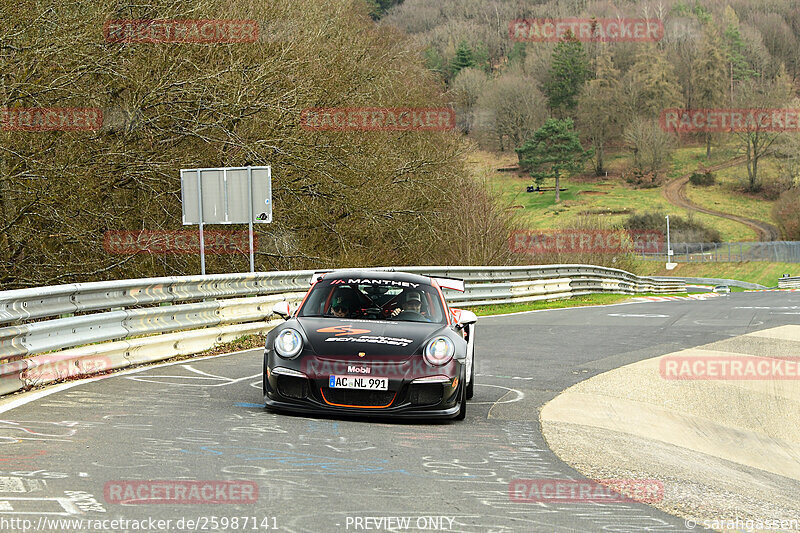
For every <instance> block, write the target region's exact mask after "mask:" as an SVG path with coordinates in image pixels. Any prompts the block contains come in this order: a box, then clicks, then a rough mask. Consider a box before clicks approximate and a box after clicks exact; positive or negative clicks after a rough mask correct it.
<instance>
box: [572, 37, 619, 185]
mask: <svg viewBox="0 0 800 533" xmlns="http://www.w3.org/2000/svg"><path fill="white" fill-rule="evenodd" d="M594 63H595V75H596V77H595V79H593V80H590V81H589V82H587V83H586V87H585V88H584V89H583V92H582V93H581V95H580V97H579V98H578V115H579V116H580V118H581V124H582V126H581V129H582V131H584V133H585V134H586V135H587V136H588V137H589V138H590V139H591V141H592V148H593V150H594V156H595V165H594V172H595V175H597V176H601V175H602V174H603V172H604V171H605V164H604V155H605V145H606V142H607V141H608V140H609V138H610V137H612V136H613V135H614V134H615V133H616V132H617V129H618V126H619V113H618V111H617V106H616V105H615V104H616V101H617V97H618V95H617V91H618V90H619V76H620V73H619V70H618V69H617V68H616V67H615V66H614V60H613V58H612V57H611V53H610V52H609V50H608V47H607V46H602V48H601V49H600V53H599V55H598V56H597V59H596V60H595V62H594Z"/></svg>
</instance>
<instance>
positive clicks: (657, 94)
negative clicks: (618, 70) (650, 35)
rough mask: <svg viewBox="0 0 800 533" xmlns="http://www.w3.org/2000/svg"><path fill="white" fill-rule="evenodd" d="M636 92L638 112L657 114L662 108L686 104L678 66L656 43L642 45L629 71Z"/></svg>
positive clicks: (635, 103) (635, 104)
mask: <svg viewBox="0 0 800 533" xmlns="http://www.w3.org/2000/svg"><path fill="white" fill-rule="evenodd" d="M628 75H629V77H632V85H633V90H634V92H635V101H634V104H633V105H634V107H635V111H636V112H638V113H639V114H644V115H647V116H649V117H651V118H655V117H658V116H659V115H660V113H661V111H662V110H663V109H666V108H669V107H680V106H682V105H683V96H682V92H681V87H680V85H679V84H678V81H677V76H676V74H675V67H674V66H673V65H672V63H670V62H669V61H667V59H666V58H665V57H664V55H663V53H661V52H660V51H659V50H658V49H657V48H656V46H655V45H653V44H648V45H645V46H643V47H642V48H641V49H640V52H639V54H638V56H637V57H636V63H634V65H633V67H631V70H630V72H629V73H628Z"/></svg>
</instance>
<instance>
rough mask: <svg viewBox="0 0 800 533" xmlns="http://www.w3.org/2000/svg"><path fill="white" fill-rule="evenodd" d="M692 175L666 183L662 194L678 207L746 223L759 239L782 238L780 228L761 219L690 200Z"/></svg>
mask: <svg viewBox="0 0 800 533" xmlns="http://www.w3.org/2000/svg"><path fill="white" fill-rule="evenodd" d="M745 161H747V158H746V157H745V156H741V157H736V158H734V159H731V160H729V161H726V162H725V163H720V164H718V165H714V166H711V167H708V169H709V170H711V171H717V170H722V169H724V168H730V167H735V166H737V165H740V164H742V163H744V162H745ZM691 175H692V173H691V172H690V173H688V174H684V175H683V176H681V177H680V178H676V179H674V180H672V181H670V182H669V183H667V184H666V185H664V187H663V188H662V194H663V195H664V197H665V198H666V199H667V201H669V202H670V203H672V204H673V205H676V206H678V207H683V208H684V209H689V210H692V211H698V212H700V213H706V214H708V215H713V216H716V217H722V218H727V219H728V220H733V221H734V222H738V223H740V224H744V225H745V226H747V227H749V228H752V229H753V230H755V232H756V233H757V234H758V240H760V241H777V240H778V239H779V238H780V231H778V228H777V227H776V226H773V225H772V224H769V223H767V222H762V221H760V220H754V219H752V218H747V217H742V216H738V215H731V214H729V213H723V212H722V211H716V210H714V209H709V208H707V207H703V206H700V205H697V204H695V203H694V202H692V201H691V200H689V198H688V197H687V196H686V184H687V183H689V177H690V176H691Z"/></svg>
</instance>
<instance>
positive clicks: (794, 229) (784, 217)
mask: <svg viewBox="0 0 800 533" xmlns="http://www.w3.org/2000/svg"><path fill="white" fill-rule="evenodd" d="M797 213H800V189H796V188H795V189H790V190H788V191H786V192H784V193H783V194H781V196H780V198H778V201H777V202H775V205H774V206H772V217H773V218H774V219H775V221H776V222H777V223H778V227H779V228H780V230H781V234H782V236H783V238H784V239H786V240H788V241H797V240H800V217H798V216H797Z"/></svg>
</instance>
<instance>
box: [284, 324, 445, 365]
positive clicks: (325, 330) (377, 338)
mask: <svg viewBox="0 0 800 533" xmlns="http://www.w3.org/2000/svg"><path fill="white" fill-rule="evenodd" d="M298 323H299V324H300V326H301V327H302V328H303V332H304V333H305V334H306V338H307V339H308V342H309V344H310V345H311V349H312V350H314V352H315V353H316V354H317V355H321V356H325V355H355V354H357V353H364V354H366V355H369V356H376V355H377V356H381V355H387V356H400V355H412V354H415V353H419V350H420V347H421V345H422V343H423V342H425V341H426V340H428V339H429V338H430V337H431V336H432V335H434V334H435V333H436V332H437V331H439V330H442V329H445V328H446V327H447V326H446V325H445V324H431V323H429V322H398V321H388V320H348V319H335V318H311V317H304V318H299V319H298Z"/></svg>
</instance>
